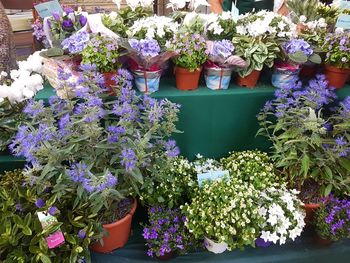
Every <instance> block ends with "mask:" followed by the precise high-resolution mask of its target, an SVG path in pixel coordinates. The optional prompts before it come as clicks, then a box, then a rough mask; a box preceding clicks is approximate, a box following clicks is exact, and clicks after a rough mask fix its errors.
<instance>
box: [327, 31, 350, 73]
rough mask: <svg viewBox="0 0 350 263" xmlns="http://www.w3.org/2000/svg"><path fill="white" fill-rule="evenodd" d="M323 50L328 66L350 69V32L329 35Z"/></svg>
mask: <svg viewBox="0 0 350 263" xmlns="http://www.w3.org/2000/svg"><path fill="white" fill-rule="evenodd" d="M322 48H323V51H324V52H326V59H325V63H326V64H328V65H331V66H335V67H338V68H350V52H349V51H350V32H342V33H340V32H339V33H330V34H328V35H327V36H326V39H325V41H324V44H323V47H322Z"/></svg>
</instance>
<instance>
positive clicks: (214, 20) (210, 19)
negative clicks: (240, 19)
mask: <svg viewBox="0 0 350 263" xmlns="http://www.w3.org/2000/svg"><path fill="white" fill-rule="evenodd" d="M231 19H232V16H231V12H222V13H221V14H214V13H211V14H209V15H207V16H206V24H205V28H206V31H210V32H212V33H213V34H214V35H220V34H221V33H222V32H223V31H224V29H223V28H222V26H221V25H220V21H221V20H231Z"/></svg>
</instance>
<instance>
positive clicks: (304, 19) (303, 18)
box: [299, 15, 307, 23]
mask: <svg viewBox="0 0 350 263" xmlns="http://www.w3.org/2000/svg"><path fill="white" fill-rule="evenodd" d="M306 20H307V18H306V16H304V15H301V16H300V17H299V21H300V22H301V23H304V22H306Z"/></svg>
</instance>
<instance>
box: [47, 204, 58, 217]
mask: <svg viewBox="0 0 350 263" xmlns="http://www.w3.org/2000/svg"><path fill="white" fill-rule="evenodd" d="M48 212H49V214H50V215H52V216H54V215H55V214H56V213H57V212H58V209H57V207H56V206H51V207H50V208H49V210H48Z"/></svg>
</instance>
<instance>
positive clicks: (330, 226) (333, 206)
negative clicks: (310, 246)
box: [314, 196, 350, 246]
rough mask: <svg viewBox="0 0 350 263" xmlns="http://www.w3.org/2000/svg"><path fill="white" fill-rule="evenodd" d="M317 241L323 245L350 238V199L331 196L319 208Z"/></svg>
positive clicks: (315, 222) (316, 225) (317, 213)
mask: <svg viewBox="0 0 350 263" xmlns="http://www.w3.org/2000/svg"><path fill="white" fill-rule="evenodd" d="M314 224H315V230H316V233H317V235H318V236H317V237H316V240H315V241H316V242H317V244H319V245H321V246H327V245H330V244H331V243H332V242H333V241H339V240H342V239H346V238H350V231H349V228H350V201H349V199H346V198H345V199H341V198H337V197H333V196H330V197H329V199H327V200H325V201H324V202H323V203H322V205H321V207H320V208H319V209H318V210H317V212H316V215H315V218H314Z"/></svg>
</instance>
